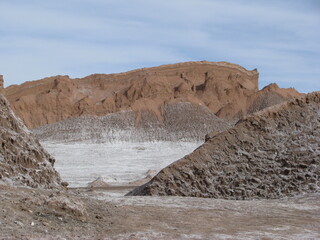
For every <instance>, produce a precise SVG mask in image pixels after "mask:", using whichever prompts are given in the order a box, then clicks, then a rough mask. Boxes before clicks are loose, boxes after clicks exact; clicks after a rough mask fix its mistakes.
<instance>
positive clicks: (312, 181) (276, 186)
mask: <svg viewBox="0 0 320 240" xmlns="http://www.w3.org/2000/svg"><path fill="white" fill-rule="evenodd" d="M319 179H320V92H314V93H311V94H308V95H306V96H304V97H300V98H296V99H293V100H291V101H288V102H286V103H283V104H279V105H276V106H273V107H270V108H266V109H265V110H263V111H260V112H257V113H255V114H253V115H249V116H247V117H245V118H244V119H242V120H241V121H239V122H238V123H237V124H236V125H235V127H233V128H231V129H229V130H227V131H225V132H222V133H211V134H209V135H208V136H207V140H206V142H205V143H204V144H203V145H202V146H200V147H199V148H198V149H196V150H195V151H194V152H193V153H191V154H190V155H188V156H186V157H184V158H182V159H180V160H178V161H176V162H174V163H172V164H171V165H169V166H168V167H166V168H164V169H163V170H162V171H161V172H160V173H159V174H158V175H156V176H155V177H154V178H153V179H152V180H151V181H150V182H148V183H147V184H145V185H143V186H141V187H138V188H136V189H135V190H133V191H132V192H130V193H129V194H128V195H178V196H192V197H210V198H224V199H255V198H280V197H284V196H288V195H294V194H298V193H301V192H315V191H318V190H319V188H320V183H319Z"/></svg>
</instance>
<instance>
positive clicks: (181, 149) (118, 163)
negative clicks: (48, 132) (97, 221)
mask: <svg viewBox="0 0 320 240" xmlns="http://www.w3.org/2000/svg"><path fill="white" fill-rule="evenodd" d="M200 144H201V142H139V143H133V142H117V143H101V144H95V143H52V142H42V145H43V146H44V147H45V149H46V150H47V151H48V152H49V153H50V154H52V155H53V156H54V157H55V159H56V163H55V168H56V170H57V171H58V172H59V173H60V175H61V178H62V179H63V181H67V182H69V186H70V187H85V186H87V184H88V183H89V182H91V181H93V180H95V179H96V178H98V177H103V178H104V180H105V181H106V182H108V183H111V184H114V185H125V184H128V183H129V182H131V181H135V180H139V179H142V178H144V177H145V176H146V175H147V171H148V170H156V171H160V170H161V169H162V168H164V167H166V166H167V165H169V164H170V163H172V162H174V161H176V160H178V159H180V158H182V157H183V156H185V155H187V154H189V153H191V152H192V151H193V150H194V149H196V148H197V147H198V146H199V145H200Z"/></svg>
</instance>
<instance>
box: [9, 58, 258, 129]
mask: <svg viewBox="0 0 320 240" xmlns="http://www.w3.org/2000/svg"><path fill="white" fill-rule="evenodd" d="M258 75H259V74H258V72H257V71H256V70H253V71H248V70H246V69H244V68H242V67H240V66H238V65H235V64H230V63H226V62H216V63H213V62H188V63H180V64H172V65H164V66H160V67H154V68H146V69H139V70H134V71H130V72H127V73H120V74H109V75H105V74H94V75H90V76H88V77H85V78H81V79H70V78H69V77H68V76H55V77H50V78H45V79H42V80H39V81H34V82H26V83H24V84H22V85H19V86H17V85H15V86H10V87H8V88H6V89H5V94H6V97H7V98H8V100H9V101H10V103H11V106H12V109H13V110H14V112H15V113H16V114H17V115H18V116H19V117H20V118H21V119H23V121H24V123H25V124H26V125H27V127H29V128H35V127H39V126H42V125H45V124H49V123H55V122H59V121H61V120H64V119H66V118H70V117H79V116H105V115H107V114H109V113H115V112H119V111H122V110H128V111H131V110H132V111H134V113H135V116H136V122H135V123H136V125H139V115H140V113H141V112H142V111H149V112H151V113H153V114H154V115H155V116H156V117H157V119H158V120H159V122H162V121H163V114H164V111H163V108H164V106H165V105H166V104H171V103H177V102H190V103H193V104H198V105H203V106H205V107H207V108H209V109H210V110H211V111H212V112H213V113H221V116H223V117H225V118H229V119H231V118H233V117H234V116H238V115H243V114H245V111H246V109H247V99H248V98H249V97H250V96H251V95H252V94H254V93H256V92H257V91H258ZM230 106H232V107H230Z"/></svg>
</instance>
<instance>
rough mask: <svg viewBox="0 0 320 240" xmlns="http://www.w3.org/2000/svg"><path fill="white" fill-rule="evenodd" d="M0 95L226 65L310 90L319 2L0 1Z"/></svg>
mask: <svg viewBox="0 0 320 240" xmlns="http://www.w3.org/2000/svg"><path fill="white" fill-rule="evenodd" d="M0 9H1V15H0V53H1V55H0V56H1V57H0V74H3V75H5V79H6V85H7V86H8V85H10V84H17V83H22V82H24V81H29V80H35V79H40V78H43V77H47V76H51V75H58V74H67V75H70V76H71V77H83V76H86V75H89V74H92V73H112V72H120V71H127V70H132V69H134V68H141V67H151V66H156V65H160V64H167V63H175V62H181V61H197V60H208V61H229V62H233V63H237V64H240V65H242V66H244V67H246V68H248V69H253V68H258V70H259V72H260V80H261V86H260V87H263V86H265V85H266V84H268V83H271V82H277V83H278V84H279V85H280V86H281V87H295V88H297V89H298V90H299V91H302V92H309V91H313V90H320V78H319V75H320V57H319V56H320V31H319V29H320V1H317V0H315V1H313V0H310V1H303V0H301V1H298V0H292V1H284V0H283V1H279V0H278V1H275V0H271V1H250V0H246V1H245V0H243V1H241V0H240V1H239V0H237V1H236V0H234V1H231V0H229V1H226V0H221V1H214V0H172V1H166V0H162V1H158V0H153V1H148V0H135V1H130V0H118V1H111V0H110V1H108V0H64V1H62V0H57V1H40V0H29V1H24V0H11V1H2V0H0Z"/></svg>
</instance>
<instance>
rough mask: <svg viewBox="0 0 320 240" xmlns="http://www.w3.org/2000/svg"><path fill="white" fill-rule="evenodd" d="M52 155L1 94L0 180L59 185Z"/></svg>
mask: <svg viewBox="0 0 320 240" xmlns="http://www.w3.org/2000/svg"><path fill="white" fill-rule="evenodd" d="M54 161H55V160H54V158H52V157H51V156H50V155H49V154H48V153H47V152H46V151H45V150H44V149H43V148H42V147H41V145H40V144H39V142H38V140H36V139H35V138H34V137H33V136H32V134H31V133H30V132H29V130H28V129H27V128H26V127H25V126H24V125H23V123H22V122H21V120H20V119H18V118H16V117H15V115H14V113H13V112H12V111H11V109H10V108H9V103H8V101H7V100H6V99H5V98H4V97H3V96H2V95H1V94H0V183H6V184H11V185H24V186H30V187H45V188H52V187H58V186H60V177H59V174H58V173H57V172H56V171H55V170H54V168H53V164H54Z"/></svg>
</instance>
